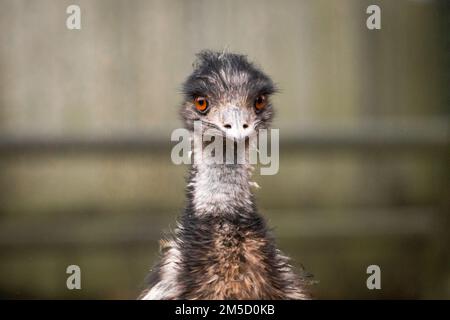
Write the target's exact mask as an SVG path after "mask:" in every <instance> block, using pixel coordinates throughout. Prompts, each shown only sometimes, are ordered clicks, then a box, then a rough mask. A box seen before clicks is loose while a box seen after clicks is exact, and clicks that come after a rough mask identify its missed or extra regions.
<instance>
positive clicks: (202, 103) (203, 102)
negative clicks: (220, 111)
mask: <svg viewBox="0 0 450 320" xmlns="http://www.w3.org/2000/svg"><path fill="white" fill-rule="evenodd" d="M194 104H195V107H196V108H197V110H198V111H200V112H205V111H206V109H207V108H208V100H207V99H206V98H205V97H196V98H195V99H194Z"/></svg>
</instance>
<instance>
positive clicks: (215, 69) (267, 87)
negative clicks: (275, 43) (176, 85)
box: [181, 51, 276, 141]
mask: <svg viewBox="0 0 450 320" xmlns="http://www.w3.org/2000/svg"><path fill="white" fill-rule="evenodd" d="M275 91H276V88H275V85H274V84H273V82H272V80H271V79H270V78H269V77H268V76H267V75H266V74H264V73H263V72H262V71H261V70H260V69H258V68H257V67H256V66H255V65H253V64H252V63H250V62H249V61H248V60H247V58H246V56H244V55H239V54H233V53H221V52H212V51H202V52H200V53H199V54H198V55H197V61H196V62H195V63H194V71H193V72H192V74H191V75H190V76H189V77H188V78H187V80H186V81H185V83H184V85H183V93H184V97H185V100H184V103H183V106H182V110H181V116H182V118H183V120H184V122H185V126H186V128H187V129H188V130H191V131H193V129H194V122H195V121H200V122H201V124H202V134H204V132H205V131H206V130H207V131H208V134H213V135H217V136H222V137H226V138H229V139H233V140H235V141H238V140H242V139H245V138H247V137H250V136H252V135H253V134H256V133H257V132H258V130H259V129H260V128H268V126H269V125H270V122H271V120H272V118H273V107H272V104H271V100H270V96H271V95H272V94H273V93H275Z"/></svg>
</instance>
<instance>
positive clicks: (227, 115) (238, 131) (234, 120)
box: [221, 106, 252, 141]
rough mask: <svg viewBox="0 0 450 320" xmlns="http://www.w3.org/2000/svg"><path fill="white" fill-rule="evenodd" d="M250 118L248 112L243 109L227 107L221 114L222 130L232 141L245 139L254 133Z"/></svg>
mask: <svg viewBox="0 0 450 320" xmlns="http://www.w3.org/2000/svg"><path fill="white" fill-rule="evenodd" d="M248 118H249V115H248V112H247V111H246V110H244V109H243V108H239V107H236V106H226V107H225V108H224V110H223V111H222V112H221V129H222V131H223V132H224V133H225V135H226V137H227V138H228V139H230V140H236V141H239V140H242V139H245V138H246V137H248V136H249V135H250V133H251V132H252V126H250V124H249V119H248Z"/></svg>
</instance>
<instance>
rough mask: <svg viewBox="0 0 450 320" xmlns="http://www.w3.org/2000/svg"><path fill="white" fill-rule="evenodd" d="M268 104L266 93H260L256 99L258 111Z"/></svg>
mask: <svg viewBox="0 0 450 320" xmlns="http://www.w3.org/2000/svg"><path fill="white" fill-rule="evenodd" d="M266 105H267V98H266V96H265V95H260V96H259V97H258V98H256V99H255V109H256V111H261V110H262V109H264V108H265V107H266Z"/></svg>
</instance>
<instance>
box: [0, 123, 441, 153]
mask: <svg viewBox="0 0 450 320" xmlns="http://www.w3.org/2000/svg"><path fill="white" fill-rule="evenodd" d="M449 132H450V130H449V127H448V125H447V124H445V123H444V124H443V123H442V122H424V123H418V124H415V125H411V126H393V125H386V124H377V123H373V124H369V125H363V126H359V127H358V128H344V127H324V126H321V127H308V128H292V127H291V128H288V129H280V144H281V147H288V148H299V149H308V150H336V149H350V150H353V149H355V150H356V151H357V150H367V149H381V150H389V151H419V152H422V151H424V152H427V151H435V152H438V153H440V152H448V148H449V147H450V133H449ZM175 144H176V142H172V141H170V132H166V133H162V132H161V131H158V132H154V133H153V132H146V133H142V134H124V135H111V136H92V137H81V136H78V137H76V136H75V137H57V136H45V135H34V136H30V135H27V136H7V135H6V136H3V137H1V138H0V155H8V154H16V153H67V152H69V153H84V152H86V153H103V152H117V153H133V152H156V151H159V150H166V149H170V148H171V147H172V146H174V145H175Z"/></svg>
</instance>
